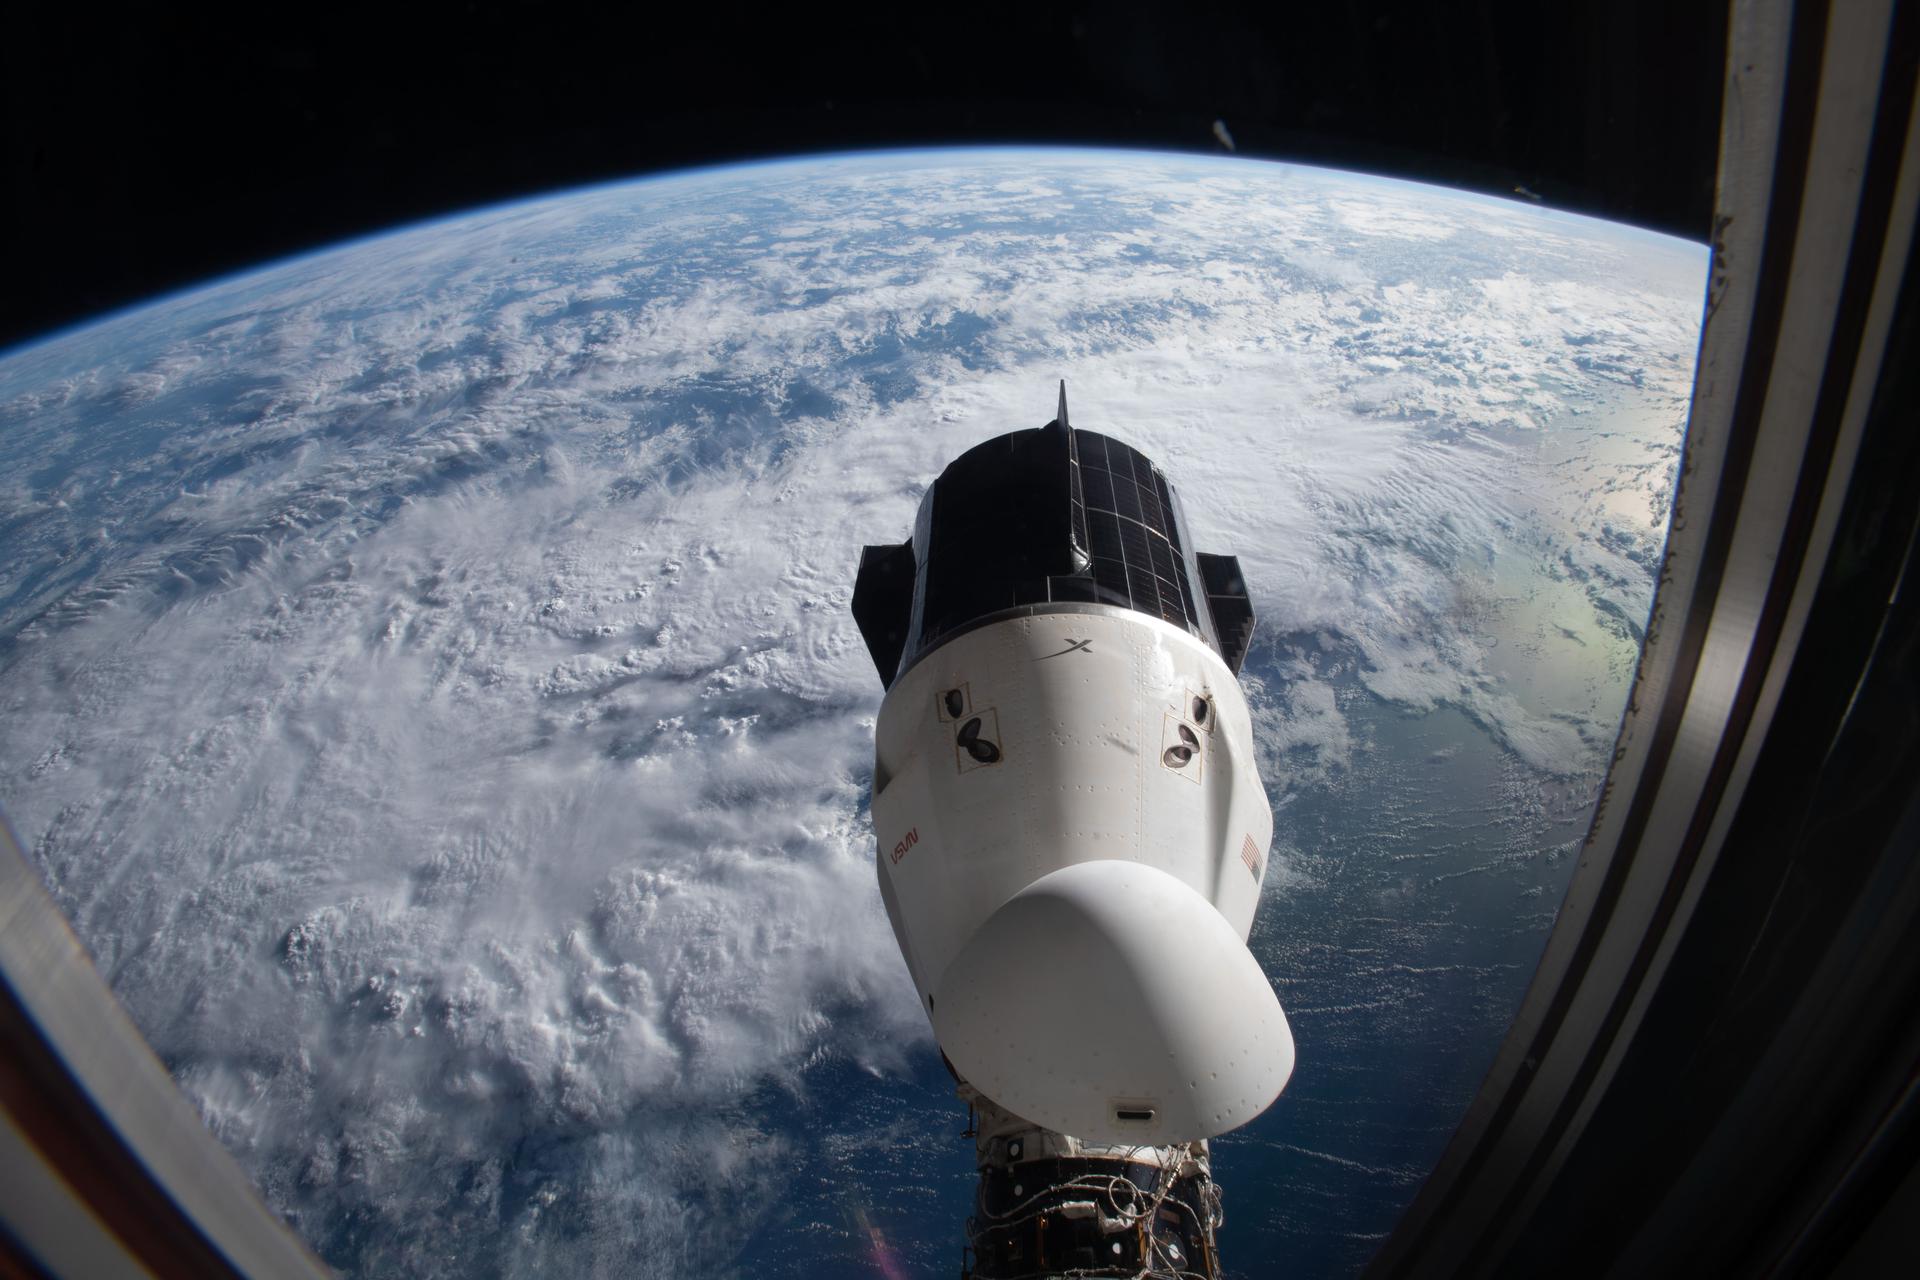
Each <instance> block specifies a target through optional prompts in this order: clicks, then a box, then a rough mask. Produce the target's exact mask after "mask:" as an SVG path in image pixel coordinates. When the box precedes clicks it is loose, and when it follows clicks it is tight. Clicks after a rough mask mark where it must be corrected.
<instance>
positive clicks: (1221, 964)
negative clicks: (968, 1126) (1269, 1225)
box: [932, 861, 1293, 1146]
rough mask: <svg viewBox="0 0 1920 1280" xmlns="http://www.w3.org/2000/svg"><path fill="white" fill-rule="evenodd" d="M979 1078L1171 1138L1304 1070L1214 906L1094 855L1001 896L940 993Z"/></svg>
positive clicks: (1105, 1131)
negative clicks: (1093, 859) (1009, 895)
mask: <svg viewBox="0 0 1920 1280" xmlns="http://www.w3.org/2000/svg"><path fill="white" fill-rule="evenodd" d="M932 1013H933V1029H934V1034H935V1035H936V1036H937V1037H938V1038H939V1041H940V1047H941V1048H942V1049H944V1050H945V1051H946V1054H947V1056H948V1057H949V1058H950V1059H952V1061H953V1064H954V1067H955V1068H956V1069H957V1070H958V1071H959V1073H960V1074H961V1076H962V1077H964V1078H965V1079H966V1080H967V1082H968V1083H970V1084H972V1085H973V1086H974V1087H975V1088H977V1089H979V1090H980V1091H981V1092H982V1093H984V1094H986V1095H987V1096H988V1097H989V1098H992V1099H993V1100H994V1101H995V1102H997V1103H999V1104H1000V1105H1001V1106H1003V1107H1005V1108H1007V1109H1008V1110H1010V1111H1012V1112H1013V1113H1015V1114H1016V1115H1019V1116H1022V1117H1024V1118H1025V1119H1028V1120H1031V1121H1034V1122H1035V1123H1037V1124H1040V1125H1044V1126H1045V1127H1047V1128H1049V1129H1053V1130H1056V1131H1058V1132H1060V1133H1068V1134H1072V1135H1073V1136H1074V1137H1077V1138H1081V1139H1083V1140H1086V1141H1090V1142H1101V1143H1115V1144H1126V1143H1140V1144H1143V1145H1147V1144H1150V1145H1155V1146H1163V1145H1166V1144H1167V1143H1172V1142H1190V1141H1196V1140H1198V1139H1201V1138H1210V1137H1213V1136H1214V1135H1215V1134H1219V1133H1225V1132H1226V1131H1227V1130H1229V1129H1233V1128H1236V1127H1238V1126H1239V1125H1243V1124H1245V1123H1246V1122H1247V1121H1249V1120H1251V1119H1253V1118H1254V1117H1255V1116H1257V1115H1259V1114H1260V1113H1261V1112H1262V1111H1264V1110H1266V1109H1267V1107H1268V1106H1269V1105H1270V1104H1271V1103H1272V1102H1273V1100H1274V1099H1275V1098H1277V1097H1279V1096H1280V1090H1281V1089H1282V1088H1284V1087H1285V1086H1286V1083H1287V1077H1289V1076H1290V1075H1292V1074H1293V1032H1292V1030H1291V1029H1289V1028H1288V1026H1287V1016H1286V1014H1285V1013H1283V1012H1282V1011H1281V1009H1280V1002H1279V1000H1277V999H1275V998H1274V994H1273V988H1272V987H1271V986H1270V985H1268V983H1267V979H1266V975H1265V974H1263V973H1262V972H1261V971H1260V965H1259V962H1258V961H1256V960H1255V959H1254V958H1253V955H1252V954H1251V953H1250V952H1249V951H1248V950H1247V948H1246V944H1245V943H1243V942H1242V941H1241V939H1240V936H1239V935H1238V934H1237V933H1236V932H1235V931H1234V929H1233V926H1231V925H1229V924H1228V923H1227V922H1226V920H1225V918H1224V917H1222V916H1221V915H1220V913H1219V912H1218V911H1216V910H1214V909H1213V906H1212V904H1211V903H1209V902H1208V901H1207V900H1206V899H1205V898H1203V897H1201V896H1200V895H1199V894H1198V893H1195V892H1194V891H1193V890H1192V889H1190V888H1188V887H1187V886H1186V885H1185V884H1184V883H1182V882H1181V881H1180V880H1178V879H1176V878H1174V877H1173V876H1171V875H1168V874H1167V873H1166V872H1164V871H1160V870H1157V869H1155V868H1153V867H1149V866H1146V865H1144V864H1142V863H1138V862H1120V861H1098V862H1082V863H1077V864H1075V865H1073V866H1070V867H1063V868H1061V869H1060V870H1058V871H1055V872H1052V873H1050V874H1048V875H1045V876H1042V877H1041V878H1040V879H1038V880H1036V881H1034V882H1033V883H1032V884H1030V885H1028V886H1027V887H1026V888H1025V889H1022V890H1021V891H1020V892H1019V893H1017V894H1015V895H1014V896H1013V897H1012V898H1009V899H1008V900H1007V901H1006V902H1005V903H1003V904H1002V905H1001V906H1000V907H999V909H998V910H996V911H995V912H994V913H993V914H992V915H991V916H989V917H988V918H987V920H986V922H985V923H984V924H982V925H981V926H980V928H979V930H978V931H976V932H975V933H974V935H973V937H972V938H971V939H969V940H968V942H967V943H966V945H965V946H964V947H962V948H961V950H960V952H959V954H958V955H956V956H955V957H954V960H953V963H952V964H950V965H948V966H947V971H946V972H945V973H944V974H943V975H941V978H940V982H939V985H938V986H937V988H936V989H935V991H934V1000H933V1011H932Z"/></svg>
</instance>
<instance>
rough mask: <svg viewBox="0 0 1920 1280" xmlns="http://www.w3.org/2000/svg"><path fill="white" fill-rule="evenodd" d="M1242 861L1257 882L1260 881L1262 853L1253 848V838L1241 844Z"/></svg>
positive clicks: (1250, 837)
mask: <svg viewBox="0 0 1920 1280" xmlns="http://www.w3.org/2000/svg"><path fill="white" fill-rule="evenodd" d="M1240 861H1242V862H1244V863H1246V864H1247V870H1248V871H1249V872H1251V873H1252V874H1253V878H1254V879H1255V880H1256V881H1257V880H1259V879H1260V851H1259V850H1258V849H1256V848H1254V847H1253V837H1252V836H1248V837H1247V838H1246V839H1245V840H1243V841H1241V842H1240Z"/></svg>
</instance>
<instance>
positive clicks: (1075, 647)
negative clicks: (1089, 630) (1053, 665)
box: [1034, 636, 1093, 662]
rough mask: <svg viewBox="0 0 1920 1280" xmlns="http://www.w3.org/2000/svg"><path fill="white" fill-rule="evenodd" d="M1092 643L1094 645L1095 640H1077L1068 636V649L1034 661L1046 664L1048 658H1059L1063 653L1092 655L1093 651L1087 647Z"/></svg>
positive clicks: (1045, 655)
mask: <svg viewBox="0 0 1920 1280" xmlns="http://www.w3.org/2000/svg"><path fill="white" fill-rule="evenodd" d="M1092 643H1093V640H1092V639H1091V638H1088V639H1086V640H1075V639H1074V638H1073V637H1072V636H1068V637H1067V647H1066V648H1064V649H1062V650H1061V651H1060V653H1049V654H1044V655H1042V656H1041V657H1038V658H1035V659H1034V661H1035V662H1045V661H1046V660H1047V659H1048V658H1057V657H1059V656H1060V654H1061V653H1092V652H1093V650H1092V649H1090V648H1088V647H1087V646H1089V645H1091V644H1092Z"/></svg>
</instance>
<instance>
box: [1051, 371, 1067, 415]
mask: <svg viewBox="0 0 1920 1280" xmlns="http://www.w3.org/2000/svg"><path fill="white" fill-rule="evenodd" d="M1053 418H1054V421H1055V422H1058V423H1059V424H1060V425H1061V426H1063V427H1064V426H1066V425H1068V423H1067V380H1066V379H1065V378H1062V379H1060V412H1059V413H1056V414H1054V415H1053Z"/></svg>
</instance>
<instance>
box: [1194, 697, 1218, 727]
mask: <svg viewBox="0 0 1920 1280" xmlns="http://www.w3.org/2000/svg"><path fill="white" fill-rule="evenodd" d="M1212 714H1213V703H1211V702H1209V701H1208V700H1207V699H1206V698H1205V697H1204V696H1201V695H1198V694H1196V695H1194V699H1193V722H1194V723H1195V724H1197V725H1199V726H1200V727H1201V728H1203V729H1204V728H1205V727H1206V724H1207V717H1208V716H1210V715H1212Z"/></svg>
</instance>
